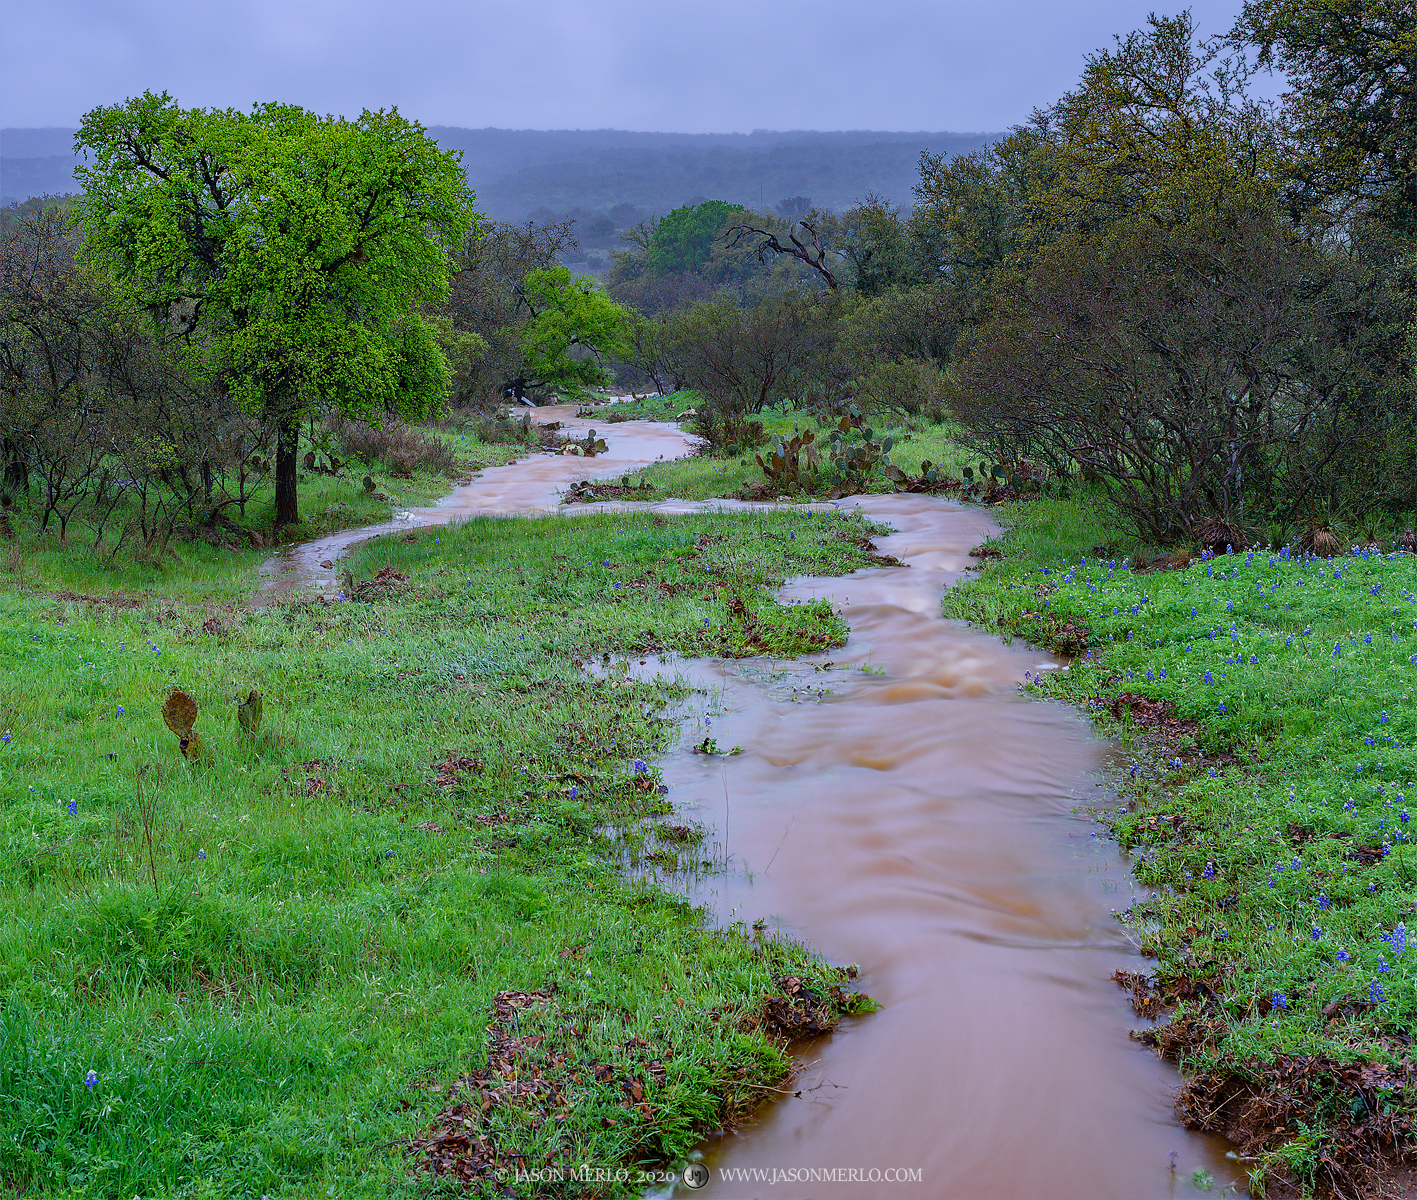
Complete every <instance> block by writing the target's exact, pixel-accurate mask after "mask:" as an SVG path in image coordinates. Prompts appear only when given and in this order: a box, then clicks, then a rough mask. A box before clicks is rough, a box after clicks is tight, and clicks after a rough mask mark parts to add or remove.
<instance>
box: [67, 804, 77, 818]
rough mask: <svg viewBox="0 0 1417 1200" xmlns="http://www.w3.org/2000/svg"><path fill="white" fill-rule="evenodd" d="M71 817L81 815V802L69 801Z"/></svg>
mask: <svg viewBox="0 0 1417 1200" xmlns="http://www.w3.org/2000/svg"><path fill="white" fill-rule="evenodd" d="M69 815H70V816H71V817H77V816H78V815H79V802H78V801H77V800H70V801H69Z"/></svg>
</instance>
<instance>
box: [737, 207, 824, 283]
mask: <svg viewBox="0 0 1417 1200" xmlns="http://www.w3.org/2000/svg"><path fill="white" fill-rule="evenodd" d="M797 224H798V225H800V226H801V227H802V228H803V229H805V230H806V231H807V232H808V233H809V234H810V235H811V238H812V249H810V250H808V249H807V247H806V246H804V245H803V244H802V243H801V241H799V240H798V238H797V235H796V234H793V233H789V234H788V235H787V240H788V241H790V242H791V243H792V245H791V246H784V245H783V244H782V243H781V242H779V241H778V240H777V234H775V233H773V231H772V230H770V229H759V228H758V227H757V226H756V225H734V226H733V227H732V228H731V229H728V230H726V231H725V232H724V235H723V236H724V237H725V238H732V241H730V242H729V243H728V245H729V248H730V249H731V248H733V247H735V246H737V245H738V243H739V242H741V241H742V240H743V238H744V237H746V236H748V235H750V234H751V235H752V236H753V237H756V238H761V239H762V240H761V241H759V242H758V246H757V252H758V261H759V262H761V263H765V262H767V257H766V256H767V253H768V251H769V250H771V251H772V252H773V253H774V254H786V255H789V256H791V257H792V258H796V259H800V260H801V261H802V262H804V263H806V264H807V265H808V266H809V267H811V268H812V270H814V271H816V272H817V273H818V274H819V275H821V277H822V278H823V279H825V280H826V281H827V287H829V288H831V290H832V291H836V290H837V282H836V276H835V275H833V274H832V273H831V270H830V268H828V266H827V252H826V250H825V249H823V247H822V242H821V239H820V238H819V237H818V236H817V227H816V226H815V225H813V224H812V223H811V222H810V221H798V222H797Z"/></svg>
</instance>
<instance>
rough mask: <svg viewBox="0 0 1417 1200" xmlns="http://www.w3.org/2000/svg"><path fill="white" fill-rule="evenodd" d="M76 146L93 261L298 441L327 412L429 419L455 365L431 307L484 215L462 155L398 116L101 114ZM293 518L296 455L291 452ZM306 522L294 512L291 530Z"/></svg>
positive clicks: (78, 207)
mask: <svg viewBox="0 0 1417 1200" xmlns="http://www.w3.org/2000/svg"><path fill="white" fill-rule="evenodd" d="M75 144H76V145H77V146H78V147H80V148H82V149H84V150H86V151H87V152H88V154H89V155H90V158H91V162H90V164H89V165H87V166H85V167H81V168H80V169H79V171H78V176H79V179H80V182H81V183H82V184H83V187H84V192H83V195H82V196H81V197H80V198H79V199H78V200H77V201H76V202H75V215H76V218H77V220H78V221H79V222H80V223H81V224H82V226H83V228H84V230H85V234H86V239H87V240H86V249H87V253H88V256H89V259H90V261H92V262H93V263H95V264H96V265H98V266H100V267H101V268H103V269H104V270H105V271H107V272H108V273H109V274H110V275H111V276H112V277H113V278H114V279H115V280H116V281H117V283H118V284H119V286H120V287H122V288H123V289H124V290H125V292H126V294H127V295H129V296H130V297H131V298H132V300H133V302H134V303H135V304H137V305H138V306H140V307H142V308H144V309H146V310H147V311H149V312H150V313H151V314H152V316H153V321H154V328H155V330H157V331H158V333H159V334H160V335H161V336H164V337H169V336H176V337H178V338H180V339H181V340H182V341H183V344H184V345H186V346H187V347H188V348H189V349H190V352H191V355H192V358H193V362H194V365H196V366H198V367H199V369H200V370H202V371H204V372H206V373H207V374H208V375H209V376H210V377H212V378H215V379H219V380H220V381H221V382H222V384H223V386H224V387H225V388H226V389H227V390H229V392H230V393H231V394H232V395H233V396H234V397H235V398H236V399H237V400H238V401H239V402H240V403H242V404H243V405H245V406H246V407H247V408H248V409H249V410H250V411H253V412H258V413H261V414H262V415H263V416H265V417H267V418H269V419H271V420H272V421H275V422H279V423H280V424H281V427H282V429H283V430H289V429H290V428H291V427H292V425H293V424H294V423H295V422H296V421H297V420H298V419H299V418H300V417H301V416H302V415H304V414H305V413H307V412H309V411H310V409H311V408H312V407H314V406H317V405H323V406H329V407H332V408H334V409H336V410H338V411H339V412H341V413H343V414H345V415H352V416H376V415H378V414H380V413H382V412H397V413H401V414H404V415H408V416H414V415H426V413H427V412H428V411H429V410H430V409H431V408H433V407H435V406H436V405H438V404H440V403H441V402H442V400H443V399H444V397H445V396H446V394H447V391H448V385H449V372H448V364H447V361H446V360H445V358H444V357H443V354H442V352H441V350H440V349H439V347H438V345H437V342H436V340H435V338H434V337H433V335H432V333H431V332H430V331H429V329H428V327H427V325H426V324H425V323H424V321H423V319H422V318H421V317H420V316H419V315H418V314H417V312H416V307H417V305H419V304H421V303H426V302H429V301H437V300H441V299H442V298H443V297H444V296H445V295H446V294H447V286H448V278H449V276H450V274H451V271H452V265H451V262H450V259H449V249H450V247H452V246H453V245H455V244H456V243H457V241H458V240H459V239H460V238H461V237H462V235H463V233H464V232H465V231H466V229H467V228H468V226H469V225H470V224H471V223H472V222H473V221H474V219H475V218H476V214H475V213H474V211H473V208H472V199H473V198H472V194H471V192H470V191H469V190H468V187H467V182H466V179H465V178H464V176H463V172H462V169H461V167H460V166H459V165H458V162H457V156H456V155H453V154H447V153H444V152H442V151H440V150H439V149H438V148H437V146H436V144H435V143H434V142H433V141H432V140H431V139H430V138H428V137H427V136H426V134H425V133H424V131H423V129H422V127H421V126H419V125H417V124H415V123H412V122H409V121H406V120H405V119H404V118H402V117H400V116H399V114H398V113H397V111H396V110H391V111H387V112H386V111H379V112H368V111H365V112H364V113H362V114H361V115H360V116H359V118H358V119H357V120H354V121H348V120H343V119H336V118H333V117H319V116H316V115H315V114H313V113H309V112H306V111H305V110H303V109H301V108H298V107H296V106H293V105H282V104H266V105H257V106H256V107H255V108H253V110H252V111H251V112H250V113H249V114H243V113H239V112H237V111H235V110H226V111H216V110H203V109H180V108H178V107H177V105H176V104H175V103H174V102H173V101H172V100H171V98H170V97H168V96H167V95H166V94H165V93H164V94H162V95H154V94H153V93H151V92H147V93H144V94H143V95H142V96H140V97H138V98H136V99H133V100H130V101H129V102H128V103H127V104H124V105H113V106H110V107H105V108H96V109H94V110H93V111H92V112H90V113H88V114H87V115H86V116H85V117H84V120H83V123H82V125H81V127H80V129H79V133H78V135H77V137H76V139H75ZM278 469H280V470H282V471H284V472H286V483H287V484H288V488H289V491H288V495H287V496H286V497H284V499H286V500H287V502H288V507H290V508H291V509H292V510H293V499H294V479H293V471H294V467H293V447H291V448H290V449H289V450H288V451H287V453H286V454H283V455H282V463H281V464H280V466H279V468H278ZM294 519H295V513H294V512H293V511H290V512H287V513H286V514H284V515H283V517H282V521H283V523H284V522H286V521H292V520H294Z"/></svg>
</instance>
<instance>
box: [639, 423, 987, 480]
mask: <svg viewBox="0 0 1417 1200" xmlns="http://www.w3.org/2000/svg"><path fill="white" fill-rule="evenodd" d="M760 419H761V420H762V422H763V425H764V426H765V428H766V430H767V433H768V435H769V442H768V444H767V445H766V446H764V447H760V448H759V449H758V450H757V451H754V452H750V453H747V454H740V455H738V456H736V457H733V458H717V457H713V456H711V455H706V454H705V455H695V456H694V457H692V458H681V459H676V460H674V461H672V462H663V463H656V464H655V465H654V466H652V467H649V468H647V469H646V470H644V471H640V472H636V473H634V474H633V475H632V476H631V482H632V483H633V484H642V485H644V486H645V487H647V488H648V489H649V490H648V491H647V494H646V498H647V499H664V498H668V497H671V496H677V497H681V498H683V499H686V500H710V499H715V498H718V497H740V498H747V497H748V496H749V495H750V492H751V489H752V488H753V487H755V486H756V485H760V484H762V483H764V482H765V480H766V476H765V475H764V473H763V469H762V467H760V466H759V465H758V462H757V459H756V458H755V457H754V454H755V453H759V454H763V455H764V456H765V457H766V455H767V453H768V451H770V450H771V449H772V441H771V439H772V437H774V436H777V437H780V438H784V439H787V438H791V437H793V436H794V435H795V434H796V433H798V432H801V431H804V430H811V431H812V432H813V433H815V434H816V435H817V438H818V440H819V441H820V443H821V444H822V446H823V447H825V446H826V445H827V440H828V439H829V437H830V428H829V427H828V426H824V425H823V424H822V423H821V422H820V421H819V420H818V419H817V418H816V417H814V416H813V415H812V414H810V413H806V412H793V411H788V412H780V411H778V410H776V409H772V410H768V411H766V412H764V413H762V414H761V418H760ZM873 432H875V433H876V435H877V437H885V436H887V435H889V436H891V437H894V438H895V439H896V446H895V448H894V449H893V450H892V451H891V455H890V457H891V461H892V462H893V463H895V465H896V466H898V467H900V469H901V470H903V471H905V472H906V473H907V474H910V475H918V474H920V470H921V468H920V464H921V463H922V462H923V461H929V462H932V463H934V464H935V465H936V467H943V468H944V470H945V471H946V473H948V474H949V475H951V476H952V477H954V478H958V477H959V476H960V471H961V469H962V468H963V467H964V466H965V465H967V464H969V463H975V464H977V463H978V457H979V456H978V455H975V454H972V453H971V452H970V451H969V450H968V449H967V448H966V447H965V445H964V443H963V438H962V435H961V433H960V431H959V430H958V429H957V428H956V427H955V426H953V425H948V424H938V423H934V422H925V421H912V422H901V421H896V420H891V419H883V420H881V421H880V422H879V424H878V425H873ZM832 482H833V481H832V477H831V474H830V472H823V473H822V474H821V475H820V476H819V477H818V478H816V479H815V480H813V481H812V484H811V486H809V487H808V488H807V489H806V490H804V491H802V492H800V493H797V494H793V495H787V496H783V497H781V499H783V500H786V501H789V502H791V501H793V500H799V501H810V500H813V499H821V498H822V497H824V496H825V495H826V494H827V492H828V491H829V490H830V489H831V486H832ZM867 490H868V491H872V492H890V491H893V490H894V485H893V484H891V483H890V482H889V481H888V480H886V479H885V478H884V477H882V478H879V479H876V480H875V481H874V482H872V483H871V485H870V486H869V487H868V488H867Z"/></svg>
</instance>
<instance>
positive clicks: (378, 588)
mask: <svg viewBox="0 0 1417 1200" xmlns="http://www.w3.org/2000/svg"><path fill="white" fill-rule="evenodd" d="M412 586H413V585H412V584H410V583H409V581H408V576H407V575H405V574H404V573H403V572H402V571H398V570H395V569H394V568H393V567H380V568H379V570H378V572H377V573H376V574H375V576H374V578H372V579H364V580H361V581H360V582H359V583H356V584H355V585H354V586H353V588H352V589H351V590H350V593H349V598H350V599H351V600H358V601H361V602H362V603H365V604H373V603H376V602H377V601H380V600H395V599H398V598H399V597H401V596H405V595H407V594H408V592H409V590H410V589H411V588H412Z"/></svg>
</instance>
